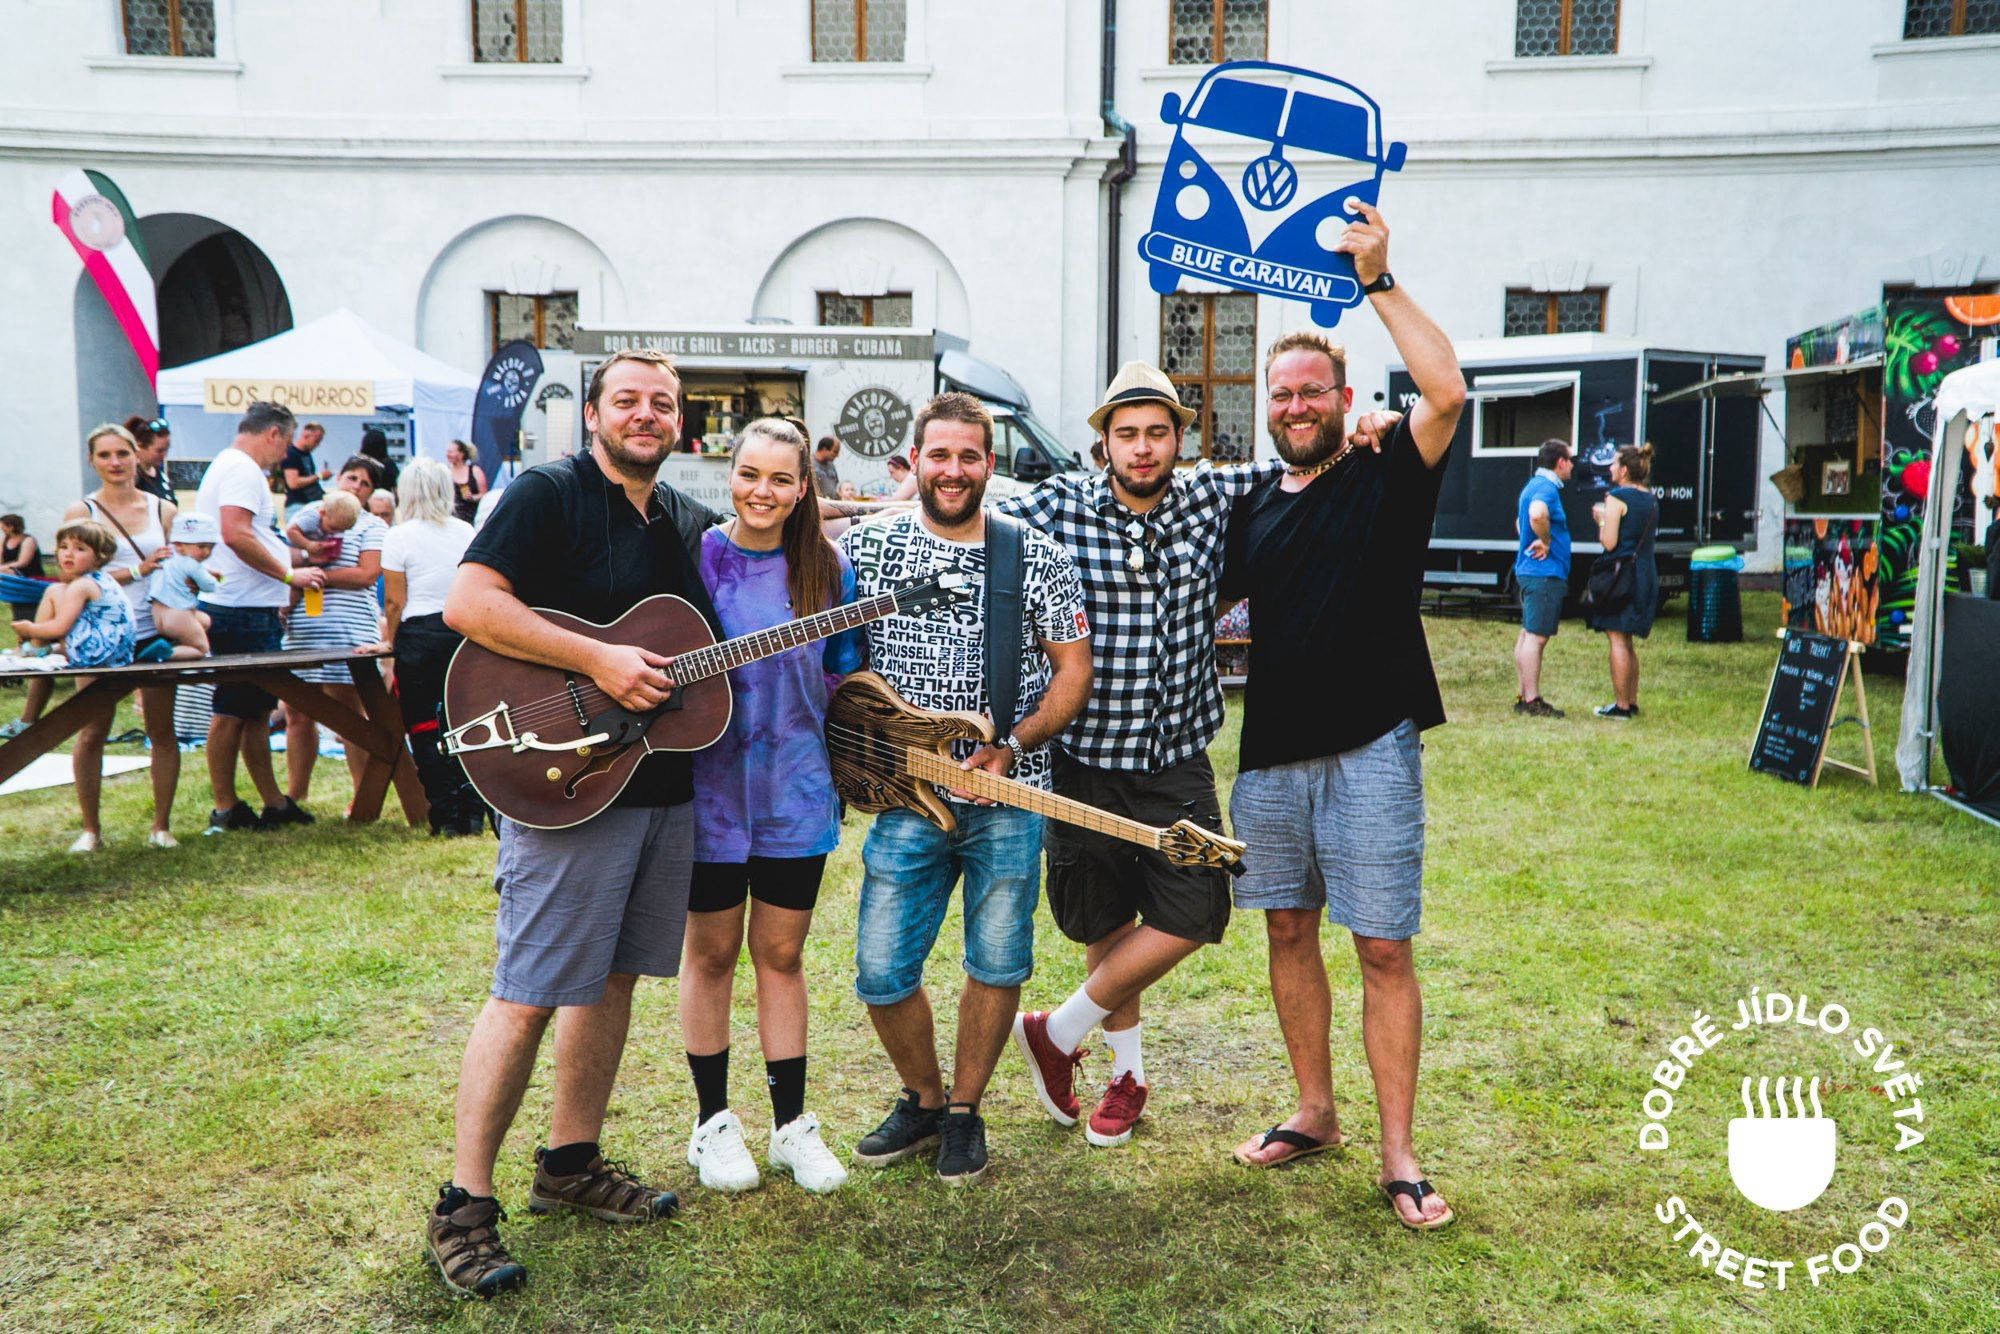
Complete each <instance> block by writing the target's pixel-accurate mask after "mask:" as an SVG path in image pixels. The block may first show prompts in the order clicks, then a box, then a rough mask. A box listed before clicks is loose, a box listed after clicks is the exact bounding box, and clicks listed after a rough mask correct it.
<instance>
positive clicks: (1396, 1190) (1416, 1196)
mask: <svg viewBox="0 0 2000 1334" xmlns="http://www.w3.org/2000/svg"><path fill="white" fill-rule="evenodd" d="M1435 1194H1437V1187H1435V1186H1433V1185H1431V1183H1430V1180H1429V1179H1428V1178H1426V1179H1424V1180H1422V1181H1391V1182H1390V1183H1388V1184H1387V1185H1385V1186H1383V1187H1382V1195H1383V1198H1384V1199H1386V1200H1388V1201H1389V1212H1390V1213H1392V1214H1394V1215H1396V1221H1397V1222H1398V1223H1401V1224H1402V1225H1403V1226H1404V1227H1406V1228H1408V1229H1410V1231H1412V1232H1430V1231H1432V1230H1434V1229H1436V1228H1441V1227H1443V1226H1444V1225H1445V1224H1446V1223H1449V1222H1450V1221H1451V1220H1452V1219H1454V1218H1456V1217H1457V1215H1456V1214H1454V1213H1452V1211H1451V1206H1450V1205H1448V1204H1447V1205H1446V1206H1445V1207H1444V1212H1443V1213H1441V1214H1439V1215H1438V1216H1437V1217H1436V1218H1428V1219H1425V1220H1424V1221H1423V1222H1421V1223H1412V1222H1411V1221H1410V1220H1409V1219H1407V1218H1405V1217H1403V1211H1402V1210H1401V1209H1398V1208H1397V1207H1396V1197H1397V1196H1398V1195H1407V1196H1409V1197H1410V1203H1412V1204H1414V1205H1416V1206H1417V1213H1418V1215H1419V1216H1420V1217H1421V1216H1422V1214H1423V1209H1424V1196H1426V1195H1435Z"/></svg>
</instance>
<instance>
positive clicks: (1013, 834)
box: [829, 393, 1091, 1185]
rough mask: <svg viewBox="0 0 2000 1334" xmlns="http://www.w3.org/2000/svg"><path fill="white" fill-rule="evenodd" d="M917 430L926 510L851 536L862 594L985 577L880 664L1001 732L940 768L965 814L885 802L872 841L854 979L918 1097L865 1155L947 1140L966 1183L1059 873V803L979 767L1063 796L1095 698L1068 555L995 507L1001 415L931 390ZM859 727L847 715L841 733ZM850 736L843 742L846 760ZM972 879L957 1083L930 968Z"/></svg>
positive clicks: (908, 1089) (978, 1154) (889, 647)
mask: <svg viewBox="0 0 2000 1334" xmlns="http://www.w3.org/2000/svg"><path fill="white" fill-rule="evenodd" d="M913 439H914V442H915V443H914V444H913V446H912V454H913V460H912V461H913V463H914V465H915V469H916V476H917V500H918V504H919V506H920V508H919V510H918V511H917V512H915V513H906V514H900V515H898V516H896V517H895V518H893V519H889V520H886V521H881V522H874V523H866V524H862V525H860V526H858V527H856V528H853V529H850V530H849V531H848V532H847V533H845V534H844V535H843V536H842V538H841V547H842V549H843V550H844V551H845V552H846V553H847V556H848V559H849V560H850V561H851V562H852V563H853V566H854V573H855V594H856V596H857V597H866V596H867V595H869V594H871V593H874V592H877V591H878V590H879V589H880V588H882V587H883V586H884V585H885V584H887V583H893V582H894V581H896V580H898V579H903V578H907V577H910V576H913V575H917V574H921V573H926V572H928V571H930V570H932V569H935V568H938V567H940V566H942V567H947V568H950V567H956V568H958V569H962V570H964V571H966V572H967V573H968V574H970V575H972V576H973V579H972V581H971V582H972V584H973V585H974V587H975V588H976V589H977V590H978V594H979V595H978V596H976V597H972V598H968V599H967V600H966V601H964V602H961V603H960V604H958V605H957V606H956V607H954V608H952V609H951V610H950V611H949V612H948V613H947V614H946V615H943V616H939V617H934V618H931V619H927V620H922V621H919V620H914V619H912V618H909V617H891V618H889V619H886V620H878V621H874V622H871V623H870V625H869V626H868V656H869V660H870V663H871V665H872V666H873V667H874V668H875V670H876V671H877V672H879V673H880V674H881V676H882V677H883V678H886V680H887V682H888V684H889V686H890V687H893V689H894V690H895V691H896V692H897V693H898V694H900V695H901V696H903V697H904V698H905V699H906V700H908V701H909V702H910V703H912V704H915V705H918V706H920V707H922V708H926V709H930V710H934V711H937V712H939V713H944V714H948V715H949V714H956V715H959V716H960V717H961V718H962V719H967V720H969V721H970V723H971V724H974V725H977V726H979V727H981V728H983V726H984V719H983V718H982V717H981V715H985V716H990V717H991V719H992V729H993V731H992V735H993V736H994V737H995V738H997V740H993V741H989V742H987V743H986V744H983V745H982V744H977V743H975V742H973V741H970V740H963V741H960V742H958V743H957V745H956V747H955V748H954V750H953V752H952V754H953V758H955V759H957V760H958V761H959V763H960V766H961V767H960V768H959V769H958V770H956V771H947V773H951V772H957V773H965V774H966V777H965V778H964V779H963V780H960V783H962V784H963V786H961V785H960V783H951V782H950V781H949V779H948V777H947V775H940V777H946V783H945V784H944V785H945V786H947V787H948V788H954V789H956V790H953V791H952V792H951V796H952V800H951V801H950V803H949V810H948V811H947V810H945V809H943V808H942V804H939V809H937V810H935V811H933V812H932V818H928V819H927V818H926V817H925V816H924V815H920V814H918V813H916V812H915V811H913V810H907V809H897V810H886V811H884V813H883V814H881V815H880V816H878V817H877V818H876V820H875V822H874V824H873V826H872V827H871V828H870V829H869V831H868V840H867V842H866V844H864V845H863V847H862V852H861V860H862V865H863V868H864V874H863V879H862V884H861V905H860V912H859V916H858V920H857V922H856V927H855V951H854V953H855V972H856V981H855V991H856V992H857V994H859V996H860V998H861V1000H862V1001H863V1002H864V1003H866V1004H867V1006H868V1014H869V1017H870V1019H872V1020H873V1021H874V1024H875V1032H876V1034H877V1036H879V1037H880V1038H881V1040H882V1045H883V1047H885V1048H886V1049H887V1050H888V1053H889V1059H890V1061H891V1062H892V1063H893V1064H894V1065H895V1067H896V1073H897V1075H898V1076H899V1077H900V1078H901V1080H902V1082H903V1094H902V1097H901V1099H900V1100H899V1101H898V1102H897V1103H896V1105H895V1107H894V1109H893V1110H892V1111H891V1112H890V1114H889V1116H888V1117H887V1119H885V1120H884V1121H883V1122H882V1124H881V1125H880V1126H879V1127H877V1128H876V1130H875V1131H874V1132H873V1133H871V1134H869V1135H867V1136H865V1137H864V1138H863V1139H862V1140H861V1142H860V1143H859V1144H858V1145H857V1146H856V1147H855V1152H854V1158H855V1161H857V1162H859V1163H863V1164H866V1165H869V1166H881V1165H883V1164H886V1163H891V1162H896V1161H898V1160H900V1159H903V1158H907V1157H909V1156H911V1155H912V1154H915V1153H917V1152H919V1151H920V1150H923V1149H925V1148H928V1147H929V1146H930V1145H932V1144H938V1145H939V1148H938V1154H937V1173H938V1175H939V1177H941V1178H943V1179H944V1180H945V1181H946V1182H948V1183H950V1184H953V1185H963V1184H967V1183H970V1182H973V1181H977V1180H978V1179H979V1177H980V1176H981V1175H982V1174H983V1173H984V1172H985V1170H986V1127H985V1123H984V1122H983V1121H982V1120H981V1119H980V1117H979V1100H980V1097H981V1095H982V1094H984V1092H985V1091H986V1083H987V1080H988V1079H989V1078H990V1077H991V1076H992V1073H993V1066H994V1063H995V1062H996V1061H997V1060H998V1059H999V1057H1000V1052H1001V1050H1002V1049H1003V1048H1004V1047H1005V1046H1006V1045H1007V1034H1008V1031H1009V1029H1010V1027H1011V1025H1012V1024H1013V1021H1014V1010H1015V1005H1016V1003H1017V1001H1018V999H1019V997H1020V994H1021V983H1023V982H1024V981H1026V980H1027V979H1028V977H1029V975H1030V974H1031V973H1032V972H1033V971H1034V936H1035V905H1036V902H1037V900H1039V898H1040V897H1041V879H1042V876H1041V872H1042V865H1041V862H1042V816H1041V815H1040V814H1037V813H1035V811H1034V810H1032V809H1022V808H1021V807H1019V806H1016V805H1007V804H1001V805H995V804H992V798H991V797H987V796H984V795H982V796H978V797H974V796H973V795H972V791H973V790H974V786H975V784H976V783H977V782H978V780H982V779H988V778H990V777H992V776H994V775H999V776H1005V775H1008V774H1010V773H1011V774H1012V776H1013V778H1014V779H1016V780H1019V781H1018V782H1017V783H1015V784H1013V785H1012V787H1014V788H1020V787H1026V788H1027V789H1029V791H1030V792H1031V793H1033V794H1034V795H1035V796H1037V797H1039V796H1046V795H1047V789H1048V785H1049V748H1048V743H1049V741H1050V740H1051V739H1052V738H1053V737H1055V735H1056V734H1057V733H1058V732H1060V731H1061V730H1062V729H1063V727H1064V726H1065V725H1066V724H1068V722H1069V721H1070V719H1072V718H1074V717H1075V716H1076V713H1077V710H1078V709H1080V708H1082V707H1083V702H1084V699H1085V697H1086V696H1087V695H1088V694H1089V693H1090V678H1091V667H1090V624H1089V620H1088V618H1087V617H1086V616H1085V614H1084V604H1083V592H1082V589H1081V588H1080V586H1079V585H1078V583H1077V577H1076V570H1075V567H1074V566H1073V565H1072V564H1071V563H1070V559H1069V556H1068V554H1067V553H1066V552H1064V551H1063V549H1062V548H1061V547H1060V546H1058V545H1057V544H1056V543H1055V542H1053V541H1051V540H1049V539H1048V538H1047V537H1045V536H1043V535H1042V534H1040V533H1037V532H1034V531H1033V530H1031V529H1029V528H1027V527H1026V525H1024V524H1021V523H1020V522H1019V521H1018V520H1014V519H1007V518H1002V517H1000V516H997V515H995V514H992V513H990V512H987V511H984V510H982V509H981V508H980V503H981V501H982V500H983V499H984V498H985V494H986V482H987V479H988V477H990V476H991V474H992V468H993V419H992V417H991V416H990V415H989V414H988V413H987V411H986V409H985V407H984V406H982V405H981V404H980V402H979V400H977V399H975V398H973V397H971V396H970V395H967V394H961V393H949V394H941V395H939V396H938V397H936V398H934V399H932V400H931V401H930V402H929V403H927V404H926V405H925V406H924V408H923V410H922V411H921V412H919V413H918V414H917V419H916V422H915V423H914V426H913ZM989 644H990V645H991V646H992V647H991V651H990V652H989ZM848 735H851V733H849V732H840V731H835V730H834V727H833V724H832V722H830V724H829V738H830V740H832V741H834V742H836V743H838V742H839V741H840V740H841V738H842V737H843V736H848ZM843 749H845V747H840V746H836V751H835V764H836V770H838V769H839V768H840V767H841V765H842V763H843V758H842V755H841V750H843ZM870 749H872V748H870V747H863V748H862V749H861V751H860V752H859V753H860V754H861V755H862V756H863V757H864V758H865V755H866V753H867V751H868V750H870ZM913 758H914V757H913ZM908 762H909V760H905V763H908ZM850 799H852V798H850ZM873 809H880V807H879V806H875V807H873ZM940 821H942V823H940ZM961 876H963V878H964V884H965V900H964V902H965V956H964V958H965V972H966V979H965V990H964V991H963V992H962V993H961V995H960V998H959V1006H958V1047H957V1054H956V1058H955V1060H954V1063H953V1067H952V1083H951V1086H950V1090H949V1093H948V1094H947V1090H946V1086H945V1083H944V1076H943V1073H942V1071H941V1070H940V1068H939V1065H938V1057H937V1044H936V1036H935V1032H934V1030H933V1027H932V1023H931V1007H930V1000H929V998H928V997H927V996H926V994H925V992H924V988H923V972H924V963H925V961H926V960H927V959H928V958H929V957H930V953H931V949H932V947H933V946H934V945H935V944H936V943H937V935H938V928H939V926H940V925H941V924H942V923H943V921H944V915H945V910H946V908H947V906H948V905H949V903H950V898H951V891H952V887H953V885H954V884H956V883H957V882H958V881H959V879H960V877H961Z"/></svg>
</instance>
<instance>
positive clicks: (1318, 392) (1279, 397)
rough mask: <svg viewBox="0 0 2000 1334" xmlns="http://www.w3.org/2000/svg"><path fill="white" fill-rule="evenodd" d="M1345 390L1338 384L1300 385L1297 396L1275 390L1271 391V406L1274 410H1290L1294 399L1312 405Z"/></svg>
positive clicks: (1283, 390)
mask: <svg viewBox="0 0 2000 1334" xmlns="http://www.w3.org/2000/svg"><path fill="white" fill-rule="evenodd" d="M1343 388H1345V386H1343V385H1337V384H1334V385H1319V384H1306V385H1300V386H1299V392H1298V393H1296V394H1294V393H1293V392H1292V391H1291V390H1289V389H1273V390H1272V391H1271V406H1272V407H1274V408H1289V407H1290V406H1292V400H1293V399H1294V398H1297V399H1302V400H1304V401H1305V402H1308V403H1310V402H1313V401H1314V400H1316V399H1322V398H1325V397H1326V396H1327V395H1328V394H1334V393H1338V392H1340V390H1341V389H1343Z"/></svg>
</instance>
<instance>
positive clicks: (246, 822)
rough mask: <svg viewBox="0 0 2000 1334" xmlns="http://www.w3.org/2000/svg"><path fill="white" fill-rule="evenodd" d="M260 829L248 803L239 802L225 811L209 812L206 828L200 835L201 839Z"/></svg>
mask: <svg viewBox="0 0 2000 1334" xmlns="http://www.w3.org/2000/svg"><path fill="white" fill-rule="evenodd" d="M261 827H262V826H261V825H260V824H259V822H258V820H257V817H256V816H255V815H254V814H252V813H251V810H250V803H248V802H246V801H239V802H237V803H236V804H235V805H234V806H231V807H230V808H229V809H228V810H226V811H210V812H209V813H208V828H206V829H204V830H202V831H201V833H202V837H204V838H207V837H208V836H210V835H212V834H230V833H235V832H236V831H237V830H240V829H258V828H261Z"/></svg>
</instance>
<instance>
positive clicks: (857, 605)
mask: <svg viewBox="0 0 2000 1334" xmlns="http://www.w3.org/2000/svg"><path fill="white" fill-rule="evenodd" d="M914 591H916V590H915V589H913V588H900V589H894V590H891V591H889V592H886V593H877V594H874V595H873V596H871V597H866V598H862V599H860V600H859V601H856V602H849V603H845V604H843V605H842V606H839V607H829V608H827V609H826V610H825V611H820V612H814V613H813V614H812V615H811V616H804V617H800V618H799V619H798V620H796V621H790V622H787V623H786V625H779V626H771V627H768V628H766V629H763V630H753V631H751V632H750V633H749V634H744V635H737V636H736V637H734V638H732V639H724V640H720V641H718V642H716V643H712V644H704V645H702V646H701V647H700V648H697V649H690V650H688V651H687V652H686V653H683V654H680V655H679V656H678V657H677V658H676V659H675V661H677V662H682V661H688V660H697V661H696V662H695V666H696V667H697V668H698V669H706V668H707V666H708V660H709V659H710V658H723V659H726V658H728V657H729V656H730V655H731V653H732V652H736V653H740V652H742V651H743V650H744V649H746V648H748V647H750V645H751V643H752V641H755V640H760V639H769V640H773V641H777V640H781V639H782V637H783V634H782V632H785V631H786V630H787V627H791V633H796V632H797V627H799V626H801V625H803V624H805V623H806V622H809V621H817V620H820V619H822V618H826V619H827V623H828V624H829V625H832V624H834V623H835V622H837V621H838V620H839V619H840V618H841V616H842V614H848V615H852V614H855V613H856V612H857V610H858V609H866V610H867V611H868V612H870V613H872V614H866V615H861V616H860V617H859V619H857V620H855V622H854V623H853V624H852V625H847V626H840V627H839V628H836V629H830V630H828V631H827V632H826V633H825V634H813V635H809V636H808V637H806V638H804V639H801V640H800V641H799V642H798V643H796V644H784V645H782V647H778V648H773V649H770V650H769V651H768V652H760V653H757V654H756V655H755V656H753V657H749V658H745V659H744V660H743V661H742V662H738V663H728V662H725V663H724V664H723V665H722V666H721V667H718V668H716V669H715V670H713V671H709V670H702V671H701V674H700V675H698V676H696V677H694V678H693V680H690V681H681V682H677V684H679V685H692V684H694V682H695V681H705V680H707V679H709V678H710V677H712V676H717V675H720V674H721V673H723V672H727V671H730V670H732V669H733V668H735V667H742V666H745V665H747V664H748V663H751V662H756V661H758V660H759V659H761V658H767V657H771V656H774V655H775V654H777V653H782V652H785V651H786V650H788V649H794V648H803V647H805V646H806V645H807V644H811V643H814V642H816V641H818V640H821V639H831V638H833V637H834V636H835V635H840V634H845V633H846V632H847V631H849V630H858V629H860V628H861V627H862V626H863V625H866V624H868V623H869V622H870V621H879V620H881V619H882V618H884V617H886V616H894V615H896V614H897V613H898V612H899V611H900V610H901V608H900V606H899V604H898V603H897V598H899V597H906V596H908V595H909V594H910V593H912V592H914ZM878 602H880V603H884V604H886V605H885V606H883V607H880V608H876V607H873V606H871V604H873V603H878ZM550 670H552V671H553V670H559V669H556V668H551V669H550ZM577 695H578V696H580V697H581V699H582V702H583V705H584V708H585V709H586V711H590V712H594V711H596V710H597V709H598V708H599V707H601V706H603V705H606V704H616V702H617V701H615V700H613V699H612V698H611V696H609V695H607V694H605V693H604V691H603V690H601V689H599V688H598V686H597V685H596V683H595V682H589V683H585V684H579V685H578V686H577ZM574 713H575V701H573V700H572V698H571V696H570V694H569V692H568V691H566V690H564V691H557V692H555V693H554V694H549V695H543V696H542V697H541V698H539V699H531V700H524V701H523V702H522V703H520V704H518V705H510V706H508V709H507V716H508V719H509V720H510V721H511V722H513V723H514V724H515V725H516V728H517V731H518V728H519V727H521V726H528V727H534V726H539V725H541V724H545V723H549V722H554V721H556V720H557V719H562V718H569V717H571V716H573V715H574Z"/></svg>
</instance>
